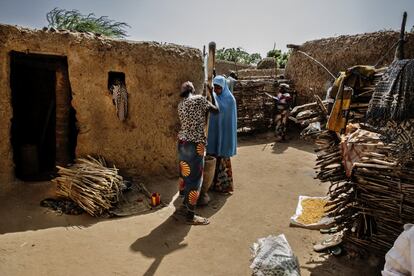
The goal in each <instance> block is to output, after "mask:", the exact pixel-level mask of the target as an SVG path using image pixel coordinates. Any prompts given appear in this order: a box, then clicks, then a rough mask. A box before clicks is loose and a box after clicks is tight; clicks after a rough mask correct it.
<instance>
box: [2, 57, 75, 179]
mask: <svg viewBox="0 0 414 276" xmlns="http://www.w3.org/2000/svg"><path fill="white" fill-rule="evenodd" d="M10 60H11V63H10V64H11V74H10V84H11V90H12V106H13V119H12V128H11V143H12V147H13V158H14V163H15V172H16V176H17V177H18V178H20V179H22V180H28V181H30V180H34V181H36V180H47V179H50V178H52V177H53V175H54V172H55V170H56V169H55V168H56V165H67V164H68V163H70V162H71V161H73V158H74V157H75V148H76V136H77V130H76V118H75V110H74V109H73V108H72V106H71V89H70V83H69V77H68V70H67V67H68V66H67V60H66V57H59V56H50V55H35V54H25V53H20V52H11V53H10Z"/></svg>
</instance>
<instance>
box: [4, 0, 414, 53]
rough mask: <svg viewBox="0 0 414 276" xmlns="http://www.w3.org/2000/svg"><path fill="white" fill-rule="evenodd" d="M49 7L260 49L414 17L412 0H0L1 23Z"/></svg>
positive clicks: (184, 38)
mask: <svg viewBox="0 0 414 276" xmlns="http://www.w3.org/2000/svg"><path fill="white" fill-rule="evenodd" d="M54 7H59V8H64V9H78V10H79V11H81V12H82V13H85V14H87V13H90V12H93V13H95V14H96V15H98V16H100V15H107V16H109V17H110V18H111V19H114V20H117V21H123V22H126V23H128V24H129V25H130V26H131V28H130V29H128V33H129V38H128V39H132V40H153V41H158V42H172V43H177V44H183V45H189V46H193V47H196V48H202V47H203V45H205V44H208V42H209V41H212V40H213V41H215V42H216V43H217V47H218V48H221V47H238V46H241V47H242V48H244V49H245V50H247V51H248V52H259V53H260V54H262V55H264V54H265V53H266V52H267V51H268V50H271V49H272V48H273V45H274V43H276V48H282V49H286V48H285V46H286V44H288V43H294V44H301V43H303V42H305V41H307V40H313V39H317V38H322V37H330V36H337V35H341V34H357V33H364V32H373V31H378V30H383V29H399V26H400V22H401V17H402V13H403V11H404V10H405V11H407V12H408V21H407V26H409V28H411V27H412V26H413V25H414V0H347V1H340V0H312V1H310V0H285V1H279V0H255V1H245V0H221V1H220V0H209V1H200V0H118V1H115V0H112V1H111V0H70V1H69V0H56V1H52V0H0V23H6V24H13V25H22V26H26V27H32V28H42V27H44V26H46V25H47V21H46V16H45V15H46V13H47V12H48V11H50V10H51V9H53V8H54Z"/></svg>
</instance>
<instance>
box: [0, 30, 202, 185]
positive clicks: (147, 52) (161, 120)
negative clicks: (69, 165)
mask: <svg viewBox="0 0 414 276" xmlns="http://www.w3.org/2000/svg"><path fill="white" fill-rule="evenodd" d="M12 50H13V51H19V52H28V53H36V54H49V55H58V56H66V57H67V63H68V73H69V81H70V86H71V90H72V106H73V107H74V109H75V110H76V119H77V125H78V131H79V133H78V137H77V148H76V156H84V155H87V154H94V155H95V154H100V155H102V156H104V157H105V158H107V159H108V161H109V162H111V163H114V164H116V166H117V167H118V168H121V169H124V170H127V171H128V172H130V173H138V174H140V175H143V176H151V175H153V174H158V175H167V176H173V175H175V174H176V173H177V159H176V158H177V157H176V135H177V130H178V129H177V128H178V118H177V110H176V107H177V104H178V102H179V100H180V99H179V89H180V85H181V83H182V82H184V81H186V80H191V81H193V82H194V85H195V87H196V89H197V90H201V89H202V82H203V69H202V56H201V52H200V51H199V50H197V49H193V48H188V47H182V46H178V45H173V44H166V45H165V44H163V45H160V44H158V43H155V42H130V41H119V40H111V39H105V38H102V37H97V36H94V35H92V34H87V33H86V34H85V33H82V34H80V33H72V32H68V31H58V32H50V31H34V30H29V29H24V28H20V27H14V26H8V25H0V79H1V82H0V115H1V116H0V141H1V142H0V159H1V166H0V180H1V181H2V182H3V183H2V184H4V183H6V182H9V181H10V180H13V179H14V173H13V168H14V164H13V155H12V154H13V152H12V148H11V144H10V127H11V118H12V113H13V111H12V106H11V88H10V79H9V75H10V56H9V53H10V51H12ZM110 71H115V72H123V73H124V74H125V82H126V87H127V90H128V118H127V120H126V121H125V122H121V121H119V119H118V118H117V116H116V111H115V106H114V105H113V103H112V96H111V94H110V93H109V91H108V87H107V86H108V72H110ZM1 186H3V185H1ZM1 186H0V189H2V187H1Z"/></svg>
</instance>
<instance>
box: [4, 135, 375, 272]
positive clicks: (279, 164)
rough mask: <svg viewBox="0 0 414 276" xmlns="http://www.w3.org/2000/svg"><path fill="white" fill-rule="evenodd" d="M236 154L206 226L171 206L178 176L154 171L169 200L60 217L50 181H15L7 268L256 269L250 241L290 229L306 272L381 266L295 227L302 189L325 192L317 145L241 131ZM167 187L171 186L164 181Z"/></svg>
mask: <svg viewBox="0 0 414 276" xmlns="http://www.w3.org/2000/svg"><path fill="white" fill-rule="evenodd" d="M239 146H240V147H239V149H238V155H237V156H236V157H235V158H234V159H233V172H234V181H235V192H234V194H233V195H232V196H229V197H226V196H221V195H214V199H213V201H212V202H211V204H210V206H208V207H205V208H202V209H200V210H199V212H200V213H201V214H202V215H205V216H208V217H209V218H210V220H211V224H210V225H208V226H188V225H183V224H181V223H180V222H178V221H176V220H175V219H174V218H173V217H171V214H172V213H173V211H174V209H175V207H174V203H178V200H176V201H175V202H174V199H175V198H176V197H177V195H176V180H175V179H152V180H151V181H149V182H147V183H148V187H149V188H150V189H151V190H152V191H162V195H161V196H162V199H163V200H164V201H167V202H170V205H169V206H168V207H165V208H163V209H160V210H157V211H152V212H150V213H148V214H142V215H137V216H131V217H126V218H116V219H95V218H91V217H89V216H88V215H81V216H67V215H62V216H59V215H57V214H56V213H53V212H49V211H47V210H46V209H44V208H42V207H40V206H39V201H40V200H41V199H43V198H45V197H46V196H48V195H51V194H53V187H52V186H51V184H50V183H47V182H46V183H23V182H16V183H15V189H13V192H10V193H8V194H6V195H4V196H2V197H0V202H1V203H0V204H1V208H0V218H1V223H0V275H250V274H251V270H250V268H249V265H250V251H249V247H250V246H251V245H252V244H253V242H255V241H256V240H257V239H258V238H261V237H266V236H268V235H278V234H281V233H284V234H285V235H286V237H287V239H288V241H289V243H290V245H291V246H292V248H293V250H294V252H295V254H296V255H297V256H298V258H299V262H300V266H301V272H302V275H353V276H356V275H377V273H378V272H376V270H375V267H374V266H371V265H370V264H369V262H367V261H358V260H349V258H348V257H347V256H341V257H333V256H329V255H321V254H317V253H314V252H313V251H312V245H313V243H315V242H317V241H319V240H320V239H321V238H322V237H323V236H322V235H321V234H320V233H319V232H318V231H311V230H306V229H301V228H292V227H289V219H290V217H291V215H292V214H293V213H294V211H295V208H296V205H297V200H298V196H299V195H310V196H319V195H324V194H325V191H326V189H327V186H326V185H325V184H323V185H322V184H320V183H319V182H318V181H316V180H314V179H313V176H314V172H313V169H312V167H313V165H314V159H315V155H314V153H313V148H312V145H310V144H306V143H304V142H302V141H299V140H295V139H294V140H291V141H290V142H289V143H282V144H276V145H275V146H274V147H273V143H272V138H271V137H270V136H263V137H261V138H257V137H256V138H254V139H253V138H243V137H242V138H240V143H239ZM161 187H163V188H162V189H161Z"/></svg>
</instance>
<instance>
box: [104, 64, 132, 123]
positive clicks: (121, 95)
mask: <svg viewBox="0 0 414 276" xmlns="http://www.w3.org/2000/svg"><path fill="white" fill-rule="evenodd" d="M108 90H109V92H110V93H111V95H112V102H113V104H114V105H115V110H116V115H117V117H118V119H119V120H120V121H122V122H123V121H125V120H126V118H127V115H128V91H127V88H126V84H125V73H122V72H109V73H108Z"/></svg>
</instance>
